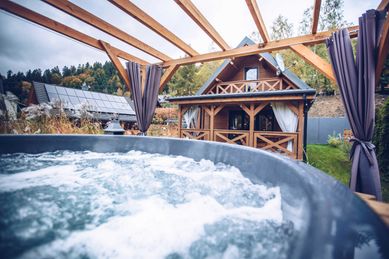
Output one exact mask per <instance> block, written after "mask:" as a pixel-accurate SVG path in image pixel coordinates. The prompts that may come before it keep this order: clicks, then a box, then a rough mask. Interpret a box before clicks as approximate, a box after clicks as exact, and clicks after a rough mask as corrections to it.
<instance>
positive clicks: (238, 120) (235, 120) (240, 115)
mask: <svg viewBox="0 0 389 259" xmlns="http://www.w3.org/2000/svg"><path fill="white" fill-rule="evenodd" d="M228 117H229V121H228V129H230V130H248V129H249V125H250V118H249V116H248V115H247V113H246V112H245V111H242V110H240V111H230V113H229V116H228Z"/></svg>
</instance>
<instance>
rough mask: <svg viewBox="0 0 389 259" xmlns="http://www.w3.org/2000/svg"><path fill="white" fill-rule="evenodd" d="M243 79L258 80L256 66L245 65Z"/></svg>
mask: <svg viewBox="0 0 389 259" xmlns="http://www.w3.org/2000/svg"><path fill="white" fill-rule="evenodd" d="M244 80H258V68H257V67H246V68H245V69H244Z"/></svg>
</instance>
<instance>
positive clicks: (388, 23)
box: [375, 13, 389, 85]
mask: <svg viewBox="0 0 389 259" xmlns="http://www.w3.org/2000/svg"><path fill="white" fill-rule="evenodd" d="M388 54H389V13H387V14H386V19H385V22H384V25H383V26H382V29H381V35H380V38H379V43H378V52H377V64H376V74H375V77H376V78H375V80H376V85H378V83H379V82H380V77H381V73H382V70H383V69H384V65H385V61H386V58H387V57H388Z"/></svg>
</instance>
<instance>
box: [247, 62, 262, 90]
mask: <svg viewBox="0 0 389 259" xmlns="http://www.w3.org/2000/svg"><path fill="white" fill-rule="evenodd" d="M258 78H259V75H258V68H257V67H246V68H245V69H244V80H258ZM256 85H257V84H256V83H255V82H252V83H249V84H248V85H247V88H246V89H245V91H246V92H250V91H251V90H252V89H254V88H255V86H256Z"/></svg>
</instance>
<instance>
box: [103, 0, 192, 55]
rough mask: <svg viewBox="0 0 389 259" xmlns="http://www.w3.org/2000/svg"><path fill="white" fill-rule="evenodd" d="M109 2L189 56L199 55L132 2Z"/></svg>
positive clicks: (121, 0) (118, 0)
mask: <svg viewBox="0 0 389 259" xmlns="http://www.w3.org/2000/svg"><path fill="white" fill-rule="evenodd" d="M109 1H110V2H111V3H112V4H114V5H115V6H117V7H118V8H120V9H121V10H122V11H124V12H125V13H127V14H128V15H130V16H132V17H133V18H134V19H136V20H138V21H139V22H141V23H142V24H144V25H145V26H147V27H148V28H149V29H151V30H153V31H154V32H155V33H157V34H159V35H161V36H162V37H163V38H165V39H166V40H167V41H169V42H171V43H172V44H174V45H175V46H177V47H178V48H180V49H181V50H183V51H184V52H185V53H187V54H188V55H189V56H196V55H198V54H199V53H198V52H197V51H195V50H194V49H193V48H192V47H191V46H189V45H188V44H186V43H185V42H184V41H182V40H181V39H180V38H178V37H177V36H176V35H174V34H173V33H172V32H171V31H169V30H168V29H167V28H165V27H164V26H163V25H162V24H160V23H159V22H157V21H156V20H155V19H154V18H152V17H151V16H150V15H148V14H147V13H145V12H144V11H142V10H141V9H140V8H139V7H137V6H136V5H135V4H133V3H131V2H130V1H128V0H109Z"/></svg>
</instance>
